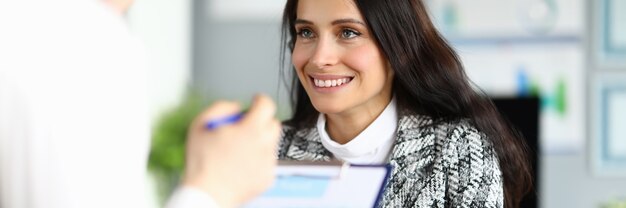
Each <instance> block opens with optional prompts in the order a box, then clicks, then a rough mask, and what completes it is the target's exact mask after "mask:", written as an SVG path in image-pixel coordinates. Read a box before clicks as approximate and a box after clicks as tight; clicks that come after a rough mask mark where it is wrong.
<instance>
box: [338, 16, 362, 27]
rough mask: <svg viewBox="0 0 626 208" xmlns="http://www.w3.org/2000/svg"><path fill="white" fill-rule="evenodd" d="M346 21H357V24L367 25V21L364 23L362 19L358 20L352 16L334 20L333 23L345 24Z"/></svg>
mask: <svg viewBox="0 0 626 208" xmlns="http://www.w3.org/2000/svg"><path fill="white" fill-rule="evenodd" d="M345 23H355V24H360V25H363V26H366V25H365V23H363V22H362V21H360V20H357V19H352V18H345V19H338V20H335V21H333V22H332V23H331V24H332V25H338V24H345Z"/></svg>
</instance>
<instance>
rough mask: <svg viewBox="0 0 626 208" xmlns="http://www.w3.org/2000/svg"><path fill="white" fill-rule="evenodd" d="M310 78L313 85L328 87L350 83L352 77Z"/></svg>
mask: <svg viewBox="0 0 626 208" xmlns="http://www.w3.org/2000/svg"><path fill="white" fill-rule="evenodd" d="M311 80H312V81H313V84H314V85H315V87H320V88H330V87H338V86H341V85H345V84H348V83H350V81H352V77H343V78H334V79H328V78H314V77H311Z"/></svg>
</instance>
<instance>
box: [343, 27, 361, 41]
mask: <svg viewBox="0 0 626 208" xmlns="http://www.w3.org/2000/svg"><path fill="white" fill-rule="evenodd" d="M359 35H361V33H359V32H357V31H354V30H350V29H344V30H342V31H341V38H343V39H352V38H355V37H357V36H359Z"/></svg>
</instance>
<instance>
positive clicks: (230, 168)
mask: <svg viewBox="0 0 626 208" xmlns="http://www.w3.org/2000/svg"><path fill="white" fill-rule="evenodd" d="M240 111H241V109H240V105H239V104H238V103H236V102H227V101H218V102H216V103H214V104H213V105H212V106H211V107H209V108H208V109H207V110H206V111H204V112H203V113H202V114H200V115H199V116H198V117H197V118H196V119H195V120H194V121H193V123H192V125H191V127H190V129H189V135H188V140H187V147H186V148H187V151H186V162H185V165H186V168H185V174H184V178H183V185H184V186H191V187H195V188H198V189H200V190H203V191H206V192H207V193H209V194H210V195H211V196H212V197H213V198H214V199H215V200H216V202H217V203H218V204H219V205H220V206H221V207H235V206H239V205H241V204H242V203H244V202H246V201H249V200H251V199H252V198H254V197H255V196H257V195H259V194H261V193H262V192H263V191H264V190H266V189H267V188H268V187H269V186H270V185H271V184H272V182H273V179H274V168H275V167H276V164H277V161H276V148H277V146H278V139H279V136H280V122H279V121H278V120H277V119H276V118H275V117H274V114H275V112H276V106H275V104H274V102H273V101H272V100H271V99H270V98H269V97H267V96H265V95H258V96H256V97H255V99H254V101H253V104H252V106H251V107H250V109H249V110H248V112H247V113H245V114H244V116H243V118H242V119H241V121H239V122H237V123H234V124H229V125H224V126H221V127H218V128H216V129H213V130H207V129H206V127H205V124H206V122H207V121H209V120H212V119H216V118H221V117H224V116H228V115H233V114H236V113H239V112H240Z"/></svg>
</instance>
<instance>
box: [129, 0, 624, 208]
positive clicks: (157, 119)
mask: <svg viewBox="0 0 626 208" xmlns="http://www.w3.org/2000/svg"><path fill="white" fill-rule="evenodd" d="M284 3H285V0H178V1H170V0H136V2H135V4H134V5H133V7H132V8H131V10H130V12H129V14H128V20H129V22H130V27H131V30H133V32H135V34H137V36H139V38H140V39H141V40H142V41H143V44H144V46H145V48H146V49H147V52H148V54H149V57H150V60H151V61H152V73H151V76H150V81H151V89H152V95H151V99H152V100H151V101H152V102H151V103H152V105H153V106H152V107H153V108H152V109H153V110H152V117H153V121H154V132H155V134H154V138H153V151H152V153H151V159H150V169H151V170H152V171H151V172H152V174H151V177H152V178H153V179H155V181H156V182H155V184H154V186H155V187H158V189H159V190H161V191H160V192H159V194H160V195H165V193H166V192H167V190H168V189H169V188H168V187H170V186H171V184H175V179H176V178H177V174H179V171H180V168H182V147H183V146H182V145H183V143H184V137H185V132H186V131H185V129H186V125H188V122H189V120H190V119H191V117H193V115H194V114H195V112H197V110H198V109H200V108H201V106H202V105H204V104H206V103H207V102H210V100H214V99H217V98H220V99H224V98H225V99H232V100H238V101H241V102H243V103H249V101H250V99H251V97H252V96H253V95H254V94H255V93H257V92H264V93H266V94H269V95H271V96H272V97H274V99H275V100H277V101H278V107H279V113H278V116H279V117H280V118H282V119H285V118H288V116H289V113H290V109H289V104H288V101H287V93H286V87H285V85H284V84H283V83H282V82H281V81H280V80H279V70H278V69H279V65H280V63H279V57H280V56H279V55H280V48H279V46H280V15H281V13H282V7H283V6H284ZM425 3H426V4H427V5H428V6H429V9H430V11H431V17H432V18H433V19H434V21H435V23H436V25H437V27H438V28H439V29H440V31H441V32H442V33H443V34H444V36H445V37H446V38H447V39H448V41H449V42H450V43H451V44H452V45H453V46H454V47H455V48H456V50H457V52H458V53H459V55H460V56H461V58H462V61H463V63H464V65H465V67H466V70H467V73H468V76H469V77H470V78H471V79H472V81H473V82H475V84H476V85H477V86H478V87H480V88H481V89H482V90H484V91H485V92H487V94H489V95H490V96H492V97H493V98H494V100H495V101H496V103H497V104H498V106H499V107H501V110H502V113H503V114H505V115H508V117H509V118H510V119H511V120H512V121H513V122H514V123H516V124H517V125H518V126H520V128H521V129H522V131H524V134H526V136H527V138H528V139H529V142H528V143H529V144H530V146H531V148H532V150H533V151H532V154H533V155H535V157H534V161H535V164H536V170H537V173H536V174H537V177H536V179H537V181H536V187H537V188H536V190H535V192H536V197H535V198H533V199H531V200H533V201H534V202H532V203H530V204H528V206H529V207H535V206H536V207H550V208H551V207H610V206H611V205H618V206H619V204H620V203H621V205H622V206H624V201H625V200H626V128H625V127H626V24H625V23H624V22H626V0H425ZM528 100H531V102H528ZM516 113H517V114H521V115H522V116H521V118H522V119H521V120H520V119H519V118H520V116H519V115H517V117H516V115H515V114H516ZM517 122H520V123H517ZM168 184H169V185H170V186H168ZM156 200H158V197H156Z"/></svg>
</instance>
